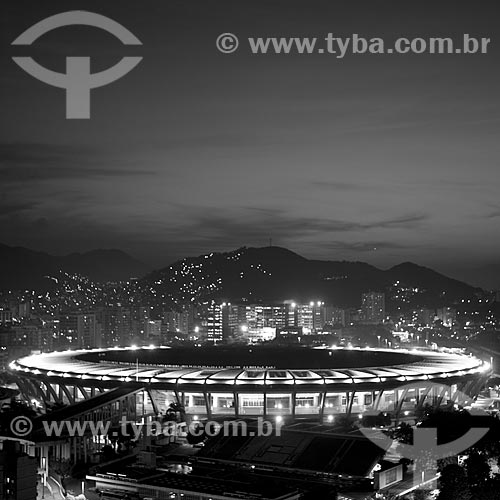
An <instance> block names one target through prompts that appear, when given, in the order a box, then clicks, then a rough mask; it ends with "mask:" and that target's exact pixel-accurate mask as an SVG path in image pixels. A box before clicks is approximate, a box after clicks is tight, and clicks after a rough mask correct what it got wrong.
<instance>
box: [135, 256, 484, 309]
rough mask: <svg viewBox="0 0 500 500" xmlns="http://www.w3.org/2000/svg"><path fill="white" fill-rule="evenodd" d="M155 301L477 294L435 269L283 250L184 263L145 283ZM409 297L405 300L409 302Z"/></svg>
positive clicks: (352, 300)
mask: <svg viewBox="0 0 500 500" xmlns="http://www.w3.org/2000/svg"><path fill="white" fill-rule="evenodd" d="M141 287H142V288H143V290H144V291H145V292H147V293H149V294H150V299H151V300H155V298H160V297H162V298H163V299H172V300H173V302H174V303H178V304H180V303H186V302H195V301H199V300H206V299H209V298H214V299H221V300H227V301H234V302H236V301H237V302H242V301H243V302H245V301H247V302H258V301H267V302H282V301H283V300H296V301H301V302H309V301H311V300H324V301H325V302H329V303H335V304H338V305H342V306H346V307H349V306H357V305H359V303H360V296H361V293H363V292H366V291H383V292H385V293H386V295H387V299H388V303H389V304H392V305H393V306H394V305H396V304H397V303H398V302H401V304H402V305H405V306H410V305H411V306H419V305H421V306H426V305H429V306H433V307H436V306H439V305H445V304H451V303H453V302H455V301H457V300H459V299H462V298H464V297H470V296H472V295H473V294H474V292H475V291H476V289H475V288H474V287H472V286H470V285H467V284H466V283H463V282H460V281H457V280H454V279H452V278H448V277H447V276H444V275H442V274H440V273H437V272H436V271H433V270H432V269H428V268H424V267H421V266H418V265H416V264H412V263H404V264H400V265H398V266H395V267H393V268H391V269H388V270H381V269H378V268H376V267H374V266H371V265H369V264H366V263H363V262H346V261H320V260H308V259H305V258H303V257H301V256H300V255H297V254H296V253H294V252H291V251H290V250H287V249H285V248H280V247H264V248H240V249H238V250H235V251H233V252H228V253H211V254H207V255H202V256H199V257H193V258H186V259H182V260H180V261H178V262H176V263H174V264H172V265H171V266H169V267H166V268H164V269H161V270H159V271H155V272H154V273H151V274H150V275H148V276H146V277H145V278H144V279H143V280H142V281H141ZM403 298H404V300H403Z"/></svg>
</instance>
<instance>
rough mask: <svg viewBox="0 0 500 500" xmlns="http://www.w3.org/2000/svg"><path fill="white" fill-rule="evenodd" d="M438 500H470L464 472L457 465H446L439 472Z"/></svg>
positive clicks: (470, 496) (470, 495)
mask: <svg viewBox="0 0 500 500" xmlns="http://www.w3.org/2000/svg"><path fill="white" fill-rule="evenodd" d="M438 500H472V494H471V492H470V489H469V486H468V484H467V477H466V474H465V470H464V469H463V468H462V467H460V466H459V465H447V466H446V467H445V468H444V469H443V470H442V471H441V477H440V478H439V496H438Z"/></svg>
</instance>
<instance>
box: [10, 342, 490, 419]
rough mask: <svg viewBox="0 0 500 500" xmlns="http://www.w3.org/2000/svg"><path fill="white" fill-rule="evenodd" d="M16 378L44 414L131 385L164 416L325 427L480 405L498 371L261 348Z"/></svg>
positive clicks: (121, 353)
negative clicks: (173, 411) (461, 398)
mask: <svg viewBox="0 0 500 500" xmlns="http://www.w3.org/2000/svg"><path fill="white" fill-rule="evenodd" d="M10 370H11V371H12V372H13V373H14V374H16V375H17V379H18V385H19V388H20V390H21V391H22V392H23V393H24V395H25V397H26V398H28V399H29V400H32V399H37V400H39V401H40V403H41V404H43V405H50V404H52V403H54V402H60V403H65V404H73V403H75V402H78V401H82V400H86V399H89V398H91V397H93V396H95V395H96V394H99V393H101V392H105V391H109V390H111V389H116V388H118V387H120V386H122V385H123V384H124V383H127V386H130V387H137V388H143V389H145V390H147V391H148V392H149V393H150V394H151V395H152V399H153V402H152V403H153V404H154V405H155V406H156V409H157V412H163V411H166V409H167V408H168V407H169V405H170V404H172V403H177V404H180V405H181V406H183V407H184V408H185V411H186V413H187V414H188V415H189V414H191V415H193V416H194V415H196V416H198V417H199V418H205V417H207V418H216V417H222V418H224V417H243V416H277V415H281V416H283V417H287V418H292V419H293V418H295V417H317V418H319V419H320V420H322V419H328V418H329V416H330V415H335V414H348V415H350V414H360V413H363V412H364V411H366V410H377V411H389V412H394V414H395V416H396V417H397V415H398V414H399V413H400V412H401V411H406V410H408V409H415V408H418V407H422V406H423V405H424V404H426V403H429V404H433V405H439V404H441V403H444V402H447V401H454V399H455V398H456V397H457V395H458V394H459V391H460V392H463V393H466V394H469V395H470V396H471V397H474V396H475V395H477V393H478V391H479V390H480V388H481V387H482V385H483V383H484V381H485V379H486V377H488V375H489V373H490V366H489V364H488V363H486V362H483V361H481V360H480V359H477V358H475V357H472V356H466V355H460V354H456V353H452V352H447V351H440V352H437V351H425V350H421V351H403V350H383V349H377V350H375V349H309V348H304V347H296V346H293V347H292V346H288V347H285V348H284V347H282V346H280V347H267V346H262V347H255V346H253V347H226V348H223V347H209V348H167V347H162V348H156V349H151V348H141V349H132V348H130V349H101V350H99V349H96V350H88V351H85V350H81V351H65V352H53V353H48V354H38V355H33V356H28V357H25V358H21V359H19V360H17V361H15V362H12V363H11V364H10ZM430 383H432V384H430ZM411 384H420V387H413V388H408V385H411ZM426 384H427V386H426ZM431 386H432V387H431Z"/></svg>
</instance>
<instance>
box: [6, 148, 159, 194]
mask: <svg viewBox="0 0 500 500" xmlns="http://www.w3.org/2000/svg"><path fill="white" fill-rule="evenodd" d="M97 158H99V159H98V161H96V160H97ZM101 163H106V165H107V166H95V165H96V164H98V165H100V164H101ZM114 163H116V160H115V161H114V162H113V161H112V160H111V159H109V158H107V155H106V153H105V152H103V151H96V150H94V149H91V148H85V147H73V146H62V145H57V146H56V145H43V144H37V143H14V144H12V143H11V144H5V143H4V144H0V179H1V180H2V184H7V183H9V184H17V183H21V184H25V183H26V182H38V181H51V180H64V179H84V180H88V179H91V178H98V177H134V176H144V175H154V174H155V172H154V171H150V170H143V169H139V168H135V169H132V168H130V169H128V168H123V167H121V166H113V164H114ZM108 165H109V166H108Z"/></svg>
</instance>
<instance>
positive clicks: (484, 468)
mask: <svg viewBox="0 0 500 500" xmlns="http://www.w3.org/2000/svg"><path fill="white" fill-rule="evenodd" d="M464 466H465V471H466V473H467V478H468V481H469V485H470V487H471V488H473V489H476V488H483V487H484V486H486V483H487V482H488V481H489V479H490V465H489V464H488V458H487V457H486V456H485V455H480V454H479V453H471V454H470V455H469V457H468V458H467V460H466V461H465V464H464Z"/></svg>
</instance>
